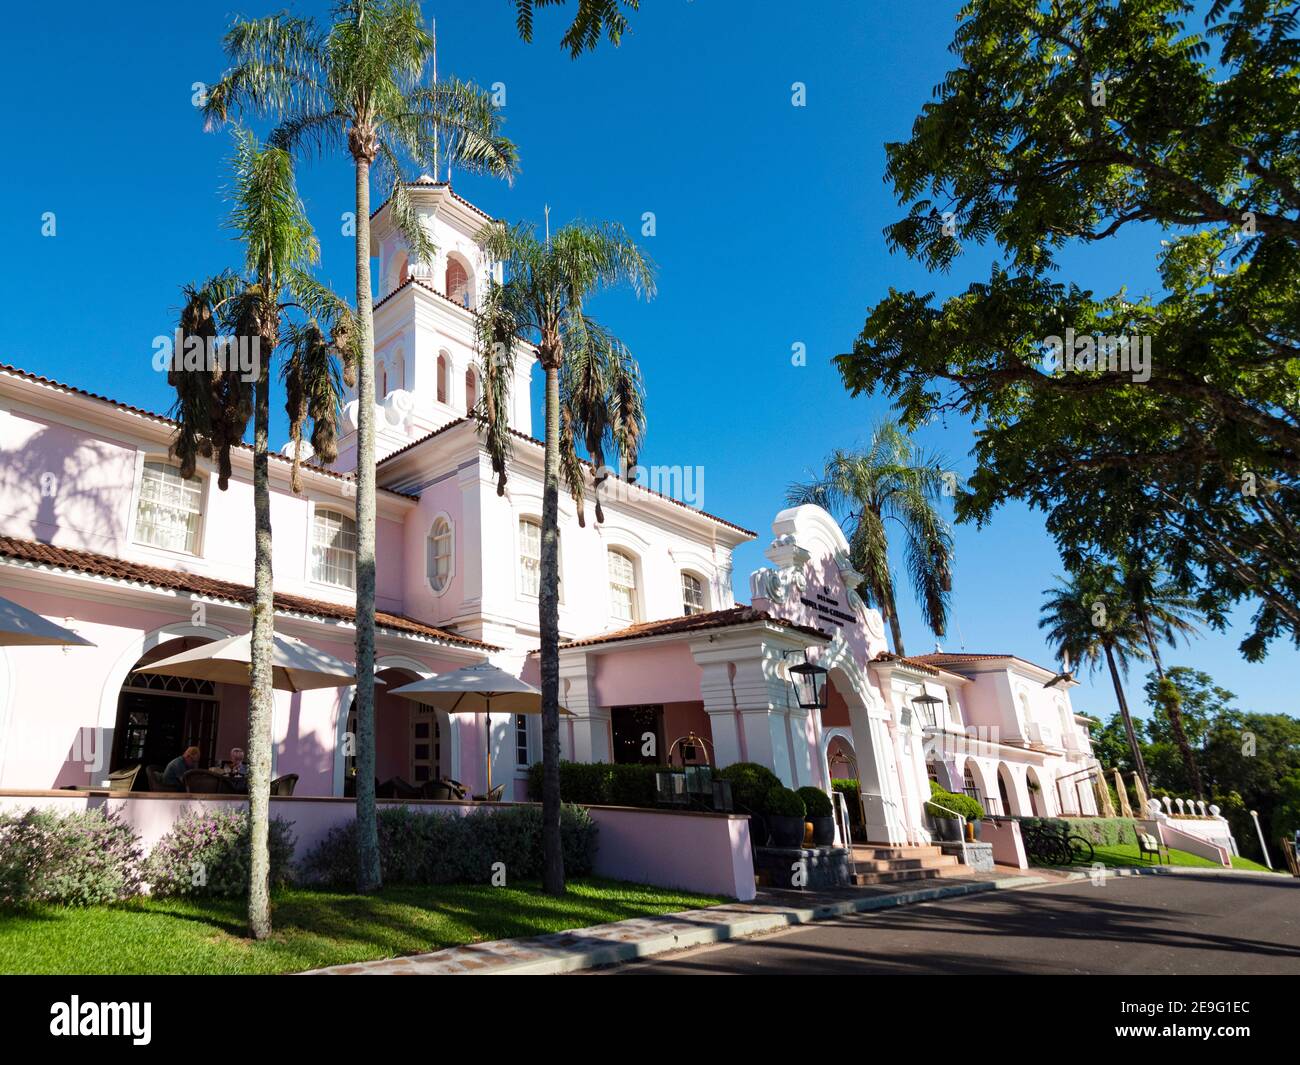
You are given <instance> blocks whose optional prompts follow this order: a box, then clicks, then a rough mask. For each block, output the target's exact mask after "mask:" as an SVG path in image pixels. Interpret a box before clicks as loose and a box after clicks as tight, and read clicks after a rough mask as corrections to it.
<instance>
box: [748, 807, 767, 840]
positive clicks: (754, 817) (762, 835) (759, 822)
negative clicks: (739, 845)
mask: <svg viewBox="0 0 1300 1065" xmlns="http://www.w3.org/2000/svg"><path fill="white" fill-rule="evenodd" d="M749 845H750V846H751V847H766V846H767V818H765V817H764V816H763V815H762V814H750V815H749Z"/></svg>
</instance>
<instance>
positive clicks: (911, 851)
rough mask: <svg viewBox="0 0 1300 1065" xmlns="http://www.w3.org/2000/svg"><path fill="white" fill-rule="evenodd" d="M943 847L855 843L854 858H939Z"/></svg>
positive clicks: (883, 859) (878, 859) (873, 859)
mask: <svg viewBox="0 0 1300 1065" xmlns="http://www.w3.org/2000/svg"><path fill="white" fill-rule="evenodd" d="M941 854H943V849H942V848H940V847H935V846H924V847H919V846H918V847H904V846H897V847H891V846H889V845H887V844H883V843H881V844H875V843H869V844H865V845H864V844H860V843H857V844H854V846H853V860H854V861H855V862H856V861H890V860H893V859H899V858H937V857H938V856H940V855H941Z"/></svg>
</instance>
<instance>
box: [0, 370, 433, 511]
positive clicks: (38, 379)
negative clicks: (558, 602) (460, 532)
mask: <svg viewBox="0 0 1300 1065" xmlns="http://www.w3.org/2000/svg"><path fill="white" fill-rule="evenodd" d="M0 373H7V374H12V375H13V376H14V377H21V378H23V379H24V380H27V381H33V382H35V383H36V384H38V385H44V386H45V387H46V388H54V389H58V390H59V391H60V392H67V393H70V394H72V395H74V396H83V397H85V398H86V399H93V400H96V401H97V402H99V403H107V404H108V405H109V406H110V407H116V408H117V409H118V410H124V411H126V412H127V413H129V414H138V415H139V416H140V417H142V418H148V419H149V420H150V421H154V422H160V423H161V424H163V425H172V426H174V425H176V424H177V422H176V419H175V418H169V417H167V416H166V415H165V414H158V413H157V412H156V411H151V410H145V409H144V408H143V407H135V406H132V405H131V404H130V403H123V402H122V401H121V400H117V399H110V398H109V397H108V396H101V395H100V394H99V393H97V392H89V391H87V390H86V389H84V388H78V387H77V386H76V385H69V384H64V383H63V382H62V381H55V380H53V379H52V378H49V377H43V376H41V375H40V374H37V373H32V372H31V371H30V370H24V369H22V368H20V367H18V366H11V365H9V364H8V363H2V362H0ZM238 446H239V447H240V448H242V449H243V450H245V451H251V450H252V447H251V445H249V444H243V443H241V444H239V445H238ZM270 456H271V458H273V459H275V460H276V461H277V462H292V461H293V459H291V458H289V457H288V456H287V455H281V454H280V453H279V452H276V451H272V452H270ZM302 466H303V468H304V469H307V470H311V471H312V472H313V473H323V474H324V475H325V476H326V477H333V478H334V479H335V480H338V481H351V480H352V478H351V477H349V476H348V475H347V474H345V473H336V472H334V471H333V470H330V469H326V468H325V467H324V466H317V465H315V464H314V463H311V462H304V463H303V464H302ZM380 490H381V491H384V492H389V493H390V494H392V495H395V496H401V497H402V498H403V499H415V498H417V497H416V496H409V495H407V494H406V493H405V492H394V491H393V490H392V489H391V488H382V489H380Z"/></svg>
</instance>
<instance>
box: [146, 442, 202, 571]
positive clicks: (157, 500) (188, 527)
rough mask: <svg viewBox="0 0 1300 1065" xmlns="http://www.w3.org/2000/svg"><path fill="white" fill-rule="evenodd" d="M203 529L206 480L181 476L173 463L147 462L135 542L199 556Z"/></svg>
mask: <svg viewBox="0 0 1300 1065" xmlns="http://www.w3.org/2000/svg"><path fill="white" fill-rule="evenodd" d="M202 528H203V481H202V480H201V479H200V478H198V477H191V478H189V479H186V478H184V477H182V476H181V471H180V467H179V466H177V465H175V464H173V463H170V462H164V461H162V460H160V459H146V460H145V463H144V468H143V471H142V474H141V479H140V502H139V504H138V505H137V506H136V510H135V541H136V543H139V544H147V545H149V546H150V547H161V548H163V549H164V550H167V551H183V552H185V553H186V554H189V555H196V554H198V552H199V536H200V534H201V532H202Z"/></svg>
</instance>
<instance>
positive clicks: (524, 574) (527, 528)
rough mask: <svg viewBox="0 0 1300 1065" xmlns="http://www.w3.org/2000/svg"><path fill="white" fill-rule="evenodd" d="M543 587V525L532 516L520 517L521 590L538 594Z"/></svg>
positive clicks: (525, 592) (530, 593) (529, 593)
mask: <svg viewBox="0 0 1300 1065" xmlns="http://www.w3.org/2000/svg"><path fill="white" fill-rule="evenodd" d="M541 588H542V526H541V524H540V523H539V522H536V521H534V520H533V519H532V518H520V519H519V590H520V592H522V593H523V594H524V595H534V596H535V595H538V594H540V592H541Z"/></svg>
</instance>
